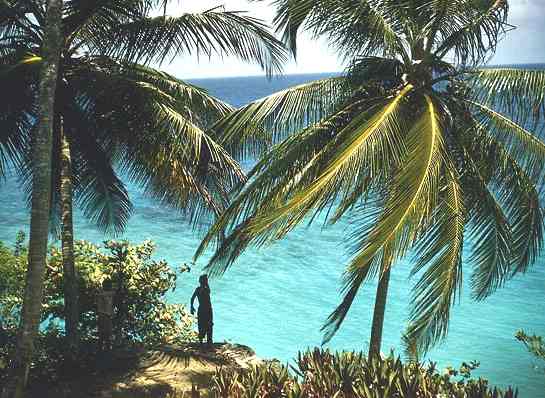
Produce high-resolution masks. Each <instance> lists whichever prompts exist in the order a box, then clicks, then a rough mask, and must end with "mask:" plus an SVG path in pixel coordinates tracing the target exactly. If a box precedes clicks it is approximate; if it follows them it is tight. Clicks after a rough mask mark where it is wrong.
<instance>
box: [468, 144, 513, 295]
mask: <svg viewBox="0 0 545 398" xmlns="http://www.w3.org/2000/svg"><path fill="white" fill-rule="evenodd" d="M470 153H471V152H470ZM467 160H468V164H467V171H466V173H465V174H464V176H463V177H462V179H461V183H462V189H463V191H464V193H465V195H466V196H467V197H468V198H471V202H470V203H468V204H467V208H468V211H469V217H470V220H471V221H470V223H469V237H470V239H471V240H472V241H473V242H475V243H474V246H473V247H472V257H471V262H472V264H473V267H474V272H473V275H472V278H471V283H472V289H473V291H474V296H475V297H476V298H483V297H486V296H487V295H489V294H490V293H491V292H493V291H495V290H496V289H497V288H498V287H500V286H501V285H502V284H503V283H504V281H505V280H506V279H507V277H508V275H509V272H510V263H511V248H512V246H513V238H512V231H511V226H510V224H509V220H508V217H507V215H506V214H505V212H504V209H503V208H502V206H501V204H500V203H499V202H498V199H497V198H496V196H495V195H494V193H493V191H492V189H489V187H488V182H487V181H486V180H485V178H484V177H483V175H482V174H481V171H480V169H479V166H478V165H477V164H476V163H475V161H474V159H473V158H472V157H471V156H470V155H468V156H467Z"/></svg>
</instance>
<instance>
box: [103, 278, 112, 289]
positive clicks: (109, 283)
mask: <svg viewBox="0 0 545 398" xmlns="http://www.w3.org/2000/svg"><path fill="white" fill-rule="evenodd" d="M102 290H112V281H111V280H110V279H104V281H102Z"/></svg>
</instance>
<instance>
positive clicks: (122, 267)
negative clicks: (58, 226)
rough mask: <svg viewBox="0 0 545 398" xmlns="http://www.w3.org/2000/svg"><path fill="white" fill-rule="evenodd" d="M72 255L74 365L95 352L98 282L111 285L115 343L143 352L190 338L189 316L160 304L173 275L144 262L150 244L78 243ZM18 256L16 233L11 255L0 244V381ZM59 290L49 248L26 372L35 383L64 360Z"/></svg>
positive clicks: (21, 250) (159, 264)
mask: <svg viewBox="0 0 545 398" xmlns="http://www.w3.org/2000/svg"><path fill="white" fill-rule="evenodd" d="M74 250H75V263H76V270H77V274H78V292H79V310H80V319H79V331H80V343H81V344H80V347H79V359H80V363H91V362H92V359H91V358H92V357H93V355H94V353H95V351H96V343H97V339H98V330H97V315H96V297H97V294H98V293H99V292H100V291H101V288H102V282H103V281H104V280H105V279H110V280H111V281H112V282H113V285H114V291H115V297H114V320H113V323H114V341H115V343H116V345H118V346H128V345H133V344H142V345H145V346H147V347H150V346H156V345H163V344H177V343H183V342H187V341H192V340H194V339H195V333H194V332H193V331H192V317H191V316H190V315H189V313H188V312H187V311H186V309H185V307H184V306H183V305H180V304H169V303H167V302H166V300H165V295H166V293H167V292H168V291H170V290H174V289H175V288H176V280H177V277H176V273H175V272H174V271H173V270H172V268H171V267H170V266H169V264H168V263H167V262H165V261H155V260H153V259H152V256H153V253H154V251H155V245H154V244H153V243H152V242H151V241H145V242H143V243H141V244H138V245H131V244H129V243H128V242H127V241H120V242H117V241H107V242H104V245H103V246H102V247H100V246H97V245H95V244H92V243H89V242H85V241H80V242H76V243H75V248H74ZM26 257H27V253H26V248H25V247H24V236H23V235H18V238H17V241H16V244H15V246H14V248H13V249H12V248H9V247H7V246H6V245H4V244H1V243H0V321H1V322H0V325H1V328H0V340H1V341H0V381H1V377H2V369H3V368H5V367H6V365H7V359H8V358H9V357H10V355H11V354H12V353H13V349H14V346H15V334H16V327H17V325H18V323H19V315H20V310H21V305H22V301H23V292H24V275H25V273H26V267H27V258H26ZM63 291H64V288H63V275H62V253H61V251H60V250H59V249H57V248H55V247H52V248H51V249H50V253H49V256H48V263H47V267H46V277H45V288H44V302H43V308H42V309H43V311H42V328H41V330H40V335H39V337H38V340H37V356H36V359H35V362H34V368H35V370H36V371H33V372H31V374H32V375H36V377H38V378H40V379H43V378H47V379H54V378H55V377H56V373H57V370H58V369H59V367H60V366H61V365H62V363H63V362H64V356H65V352H64V347H65V344H64V330H63V327H62V325H63V322H64V300H63V297H64V294H63Z"/></svg>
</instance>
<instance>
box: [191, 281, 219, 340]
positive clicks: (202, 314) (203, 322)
mask: <svg viewBox="0 0 545 398" xmlns="http://www.w3.org/2000/svg"><path fill="white" fill-rule="evenodd" d="M195 298H198V300H199V310H198V312H197V321H198V324H199V341H200V343H201V344H202V343H203V339H204V338H205V337H206V343H207V344H208V345H212V327H213V325H214V322H213V316H212V303H211V301H210V286H208V276H207V275H201V276H200V278H199V287H197V288H196V289H195V292H194V293H193V296H191V314H194V313H195V307H194V306H193V303H194V301H195Z"/></svg>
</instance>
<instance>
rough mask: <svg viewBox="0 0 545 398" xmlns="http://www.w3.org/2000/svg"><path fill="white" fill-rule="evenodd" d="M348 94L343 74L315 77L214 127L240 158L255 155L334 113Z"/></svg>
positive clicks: (254, 104) (213, 129)
mask: <svg viewBox="0 0 545 398" xmlns="http://www.w3.org/2000/svg"><path fill="white" fill-rule="evenodd" d="M349 96H350V89H349V87H348V86H347V84H346V80H345V79H344V78H343V77H334V78H328V79H322V80H317V81H312V82H309V83H305V84H302V85H299V86H295V87H291V88H289V89H286V90H284V91H280V92H278V93H275V94H273V95H270V96H268V97H265V98H263V99H260V100H257V101H254V102H252V103H250V104H248V105H245V106H244V107H242V108H240V109H238V110H236V111H235V112H233V113H231V114H229V116H227V117H225V118H224V119H222V120H220V121H219V122H218V123H217V124H216V125H215V126H213V128H212V131H213V133H214V134H215V136H217V140H218V142H219V143H220V144H221V145H222V146H223V147H224V148H226V149H227V150H228V151H229V152H230V153H232V154H233V155H234V156H236V157H237V158H238V159H244V158H245V157H247V156H250V157H256V156H258V155H261V154H262V153H263V151H264V150H265V149H267V148H269V147H270V145H271V144H272V143H274V142H277V141H278V140H280V139H283V138H285V137H287V136H288V135H289V134H290V133H292V132H293V131H296V130H299V129H301V128H304V127H305V126H308V125H310V124H313V123H318V122H319V121H321V120H322V119H323V118H324V117H327V116H329V115H331V114H332V113H334V111H335V110H336V109H337V108H338V107H339V106H340V105H341V104H342V103H343V102H344V101H346V99H347V98H348V97H349Z"/></svg>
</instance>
